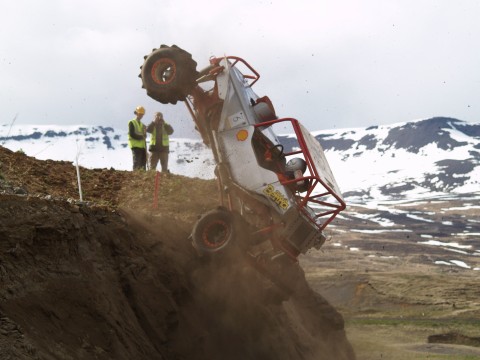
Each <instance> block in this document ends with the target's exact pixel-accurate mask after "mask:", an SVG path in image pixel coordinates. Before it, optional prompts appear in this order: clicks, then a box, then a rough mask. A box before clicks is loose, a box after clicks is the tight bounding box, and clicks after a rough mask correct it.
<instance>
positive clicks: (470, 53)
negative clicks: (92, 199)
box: [0, 0, 480, 137]
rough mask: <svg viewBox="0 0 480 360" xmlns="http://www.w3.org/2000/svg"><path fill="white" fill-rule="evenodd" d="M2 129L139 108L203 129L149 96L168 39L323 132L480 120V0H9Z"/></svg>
mask: <svg viewBox="0 0 480 360" xmlns="http://www.w3.org/2000/svg"><path fill="white" fill-rule="evenodd" d="M0 4H1V5H0V109H1V120H0V125H4V124H10V123H11V122H12V121H13V119H14V118H15V116H17V118H16V120H15V124H17V125H18V124H84V125H90V124H93V125H103V126H113V127H116V128H122V127H124V128H125V129H126V128H127V123H128V121H129V120H130V119H131V118H132V117H133V110H134V108H135V107H136V106H137V105H144V106H145V107H146V109H147V114H146V117H145V121H150V120H151V118H152V116H153V112H154V111H163V112H164V114H165V116H166V118H167V120H169V121H170V122H171V123H172V124H173V125H174V127H175V128H176V130H177V132H176V134H177V135H178V136H187V137H188V136H190V135H193V134H194V133H195V132H194V130H193V122H192V121H191V120H190V117H189V115H188V113H187V111H186V110H185V106H184V104H183V103H179V104H177V105H176V106H173V105H163V104H160V103H157V102H155V101H154V100H152V99H150V98H149V97H147V95H146V93H145V91H144V90H143V89H142V88H141V81H140V79H139V78H138V74H139V68H140V65H142V63H143V56H144V55H146V54H148V53H149V52H150V51H151V49H152V48H155V47H159V45H160V44H167V45H172V44H176V45H178V46H180V47H181V48H183V49H185V50H187V51H188V52H190V53H191V54H192V55H193V58H194V59H195V60H196V61H197V63H198V67H199V68H203V67H205V66H206V65H208V59H209V57H210V56H213V55H215V56H222V55H235V56H240V57H242V58H244V59H245V60H247V61H248V62H249V63H250V64H251V65H252V66H253V67H254V68H255V69H256V70H257V71H258V72H259V73H260V75H261V79H260V80H259V82H258V83H257V84H256V85H255V86H254V90H255V91H256V93H257V94H259V95H260V96H263V95H268V96H269V97H270V98H271V100H272V101H273V103H274V106H275V108H276V110H277V114H278V115H279V116H281V117H287V116H288V117H295V118H297V119H299V120H300V121H302V122H303V123H304V124H305V125H306V126H307V127H308V128H309V129H310V130H321V129H332V128H346V127H366V126H371V125H380V124H390V123H396V122H404V121H409V120H415V119H419V118H428V117H433V116H448V117H455V118H458V119H460V120H465V121H469V122H476V123H478V122H480V21H479V19H480V1H478V0H459V1H452V0H363V1H358V0H315V1H313V0H296V1H292V0H268V1H263V0H262V1H253V0H243V1H236V0H222V1H219V0H208V1H199V0H157V1H154V0H135V1H125V0H122V1H118V0H117V1H113V0H94V1H93V0H82V1H73V0H56V1H55V0H49V1H33V0H28V1H27V0H15V1H12V0H8V1H7V0H0Z"/></svg>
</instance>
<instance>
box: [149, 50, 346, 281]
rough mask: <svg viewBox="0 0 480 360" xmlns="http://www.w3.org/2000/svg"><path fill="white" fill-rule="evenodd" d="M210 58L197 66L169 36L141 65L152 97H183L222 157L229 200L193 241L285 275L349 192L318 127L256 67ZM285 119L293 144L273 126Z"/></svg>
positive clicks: (203, 250)
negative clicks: (293, 114)
mask: <svg viewBox="0 0 480 360" xmlns="http://www.w3.org/2000/svg"><path fill="white" fill-rule="evenodd" d="M209 62H210V64H209V66H208V67H206V68H205V69H203V70H201V71H197V63H196V62H195V61H194V60H193V59H192V57H191V55H190V54H189V53H188V52H186V51H185V50H183V49H181V48H179V47H177V46H175V45H173V46H166V45H162V46H160V48H159V49H153V51H152V52H151V53H150V54H149V55H148V56H145V61H144V63H143V65H142V66H141V73H140V75H139V76H140V77H141V79H142V83H143V88H145V89H146V91H147V94H148V95H149V96H150V97H152V98H153V99H155V100H157V101H159V102H161V103H163V104H176V103H177V102H178V101H184V102H185V104H186V105H187V108H188V110H189V112H190V114H191V116H192V118H193V121H194V122H195V125H196V129H197V130H198V131H199V133H200V134H201V136H202V139H203V141H204V143H205V144H207V145H208V146H209V147H210V148H211V149H212V152H213V156H214V158H215V161H216V164H217V165H216V170H215V175H216V178H217V179H218V185H219V186H218V188H219V192H220V202H221V204H220V206H219V207H218V208H217V209H213V210H211V211H209V212H207V213H206V214H204V215H203V216H202V217H201V218H200V219H199V221H198V222H197V223H196V224H195V226H194V228H193V231H192V234H191V238H192V242H193V245H194V247H195V248H196V249H197V250H198V252H199V253H200V254H219V253H225V252H228V251H229V249H231V248H233V247H235V248H237V249H238V248H240V249H241V251H242V252H243V253H244V254H245V255H247V257H248V258H249V259H250V260H251V261H252V263H253V264H254V265H255V266H256V267H257V268H258V269H259V270H261V271H262V272H265V273H267V274H269V275H272V274H273V276H274V278H275V282H276V283H279V282H280V283H281V280H280V281H279V278H280V279H281V277H282V275H281V269H282V267H284V266H285V264H296V262H297V258H298V256H299V255H300V254H302V253H306V252H307V250H309V249H311V248H316V249H319V248H320V247H321V246H322V244H323V243H324V241H325V236H324V234H323V230H324V229H325V227H326V226H327V225H328V224H329V223H330V222H331V221H332V220H333V219H334V218H335V216H336V215H337V214H338V213H339V212H340V211H342V210H343V209H344V208H345V202H344V201H343V199H342V197H341V194H340V190H339V188H338V186H337V183H336V182H335V179H334V177H333V175H332V172H331V170H330V167H329V165H328V162H327V160H326V158H325V156H324V152H323V150H322V147H321V146H320V144H319V142H318V141H317V140H316V139H315V137H314V136H313V135H311V134H310V133H309V131H308V130H307V129H306V128H305V127H304V126H302V125H301V124H300V123H299V121H298V120H296V119H293V118H279V117H278V116H277V114H276V113H275V110H274V107H273V105H272V102H271V101H270V99H269V98H268V97H267V96H262V97H260V96H258V95H257V94H256V93H255V92H254V91H253V90H252V87H253V85H254V84H255V83H256V82H257V81H258V79H259V78H260V75H259V74H258V73H257V72H256V71H255V70H254V68H252V67H251V66H250V64H248V63H247V62H246V61H245V60H243V59H241V58H239V57H236V56H223V57H212V58H210V60H209ZM279 125H282V126H283V128H285V125H287V126H288V129H290V130H286V133H289V134H290V136H289V138H288V143H289V144H290V145H289V146H288V148H287V146H286V145H285V144H282V143H281V142H280V141H279V136H277V134H276V132H275V130H274V128H275V127H279ZM292 144H293V145H292ZM278 264H283V265H281V266H278Z"/></svg>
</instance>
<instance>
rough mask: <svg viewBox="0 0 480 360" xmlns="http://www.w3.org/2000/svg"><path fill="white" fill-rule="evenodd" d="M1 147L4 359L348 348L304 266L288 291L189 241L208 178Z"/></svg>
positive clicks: (259, 354) (347, 353)
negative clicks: (276, 294) (276, 290)
mask: <svg viewBox="0 0 480 360" xmlns="http://www.w3.org/2000/svg"><path fill="white" fill-rule="evenodd" d="M80 172H81V175H82V189H83V200H84V201H83V202H79V201H78V197H79V194H78V187H77V180H76V171H75V167H74V166H73V165H72V164H71V163H68V162H56V161H39V160H36V159H34V158H30V157H27V156H25V155H24V154H21V153H13V152H11V151H9V150H7V149H4V148H1V147H0V358H1V359H199V360H201V359H210V360H211V359H292V360H293V359H295V360H298V359H309V360H310V359H319V360H321V359H338V360H342V359H345V360H350V359H354V358H355V355H354V354H353V351H352V348H351V346H350V344H349V342H348V340H347V338H346V336H345V331H344V324H343V318H342V316H341V315H340V314H339V313H338V312H337V311H336V310H335V309H334V308H333V307H332V306H331V305H330V304H328V302H327V301H325V300H324V298H323V297H322V296H321V295H320V294H317V293H315V292H314V291H313V290H312V289H311V288H310V286H309V285H308V283H307V282H306V280H305V277H304V276H303V274H302V276H301V277H300V280H299V281H298V285H297V288H296V291H295V293H294V294H293V295H292V296H291V297H290V298H289V299H288V300H286V301H276V299H272V298H271V297H270V296H269V294H270V293H269V289H271V284H270V283H269V281H268V280H267V279H265V278H264V277H263V276H261V275H260V274H259V273H258V272H257V271H256V270H254V269H253V268H252V267H250V266H248V264H246V263H243V261H242V260H241V258H238V259H230V260H229V261H228V262H225V261H222V260H221V259H209V260H208V259H202V258H199V257H198V256H197V254H196V253H195V251H194V250H193V248H192V246H191V244H190V243H189V241H188V235H189V233H190V231H191V229H192V226H193V223H194V222H195V219H196V218H197V216H198V215H199V214H201V213H203V212H204V211H206V210H209V209H211V208H213V207H215V206H216V205H217V202H218V201H217V195H216V184H215V182H214V181H204V180H199V179H191V178H186V177H182V176H178V175H169V176H168V177H160V179H159V180H160V181H159V187H158V194H157V195H158V202H154V184H155V173H153V172H135V173H134V172H124V171H123V172H122V171H115V170H113V169H110V170H108V169H96V170H88V169H83V168H81V169H80Z"/></svg>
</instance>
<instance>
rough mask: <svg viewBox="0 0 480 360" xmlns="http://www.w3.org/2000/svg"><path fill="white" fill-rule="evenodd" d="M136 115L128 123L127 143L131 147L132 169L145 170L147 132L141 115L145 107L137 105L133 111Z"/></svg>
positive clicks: (143, 113)
mask: <svg viewBox="0 0 480 360" xmlns="http://www.w3.org/2000/svg"><path fill="white" fill-rule="evenodd" d="M133 113H134V114H135V115H136V117H135V119H132V120H130V122H129V123H128V145H129V146H130V149H132V156H133V170H145V169H146V166H147V143H146V141H147V134H146V128H145V125H144V124H143V123H142V117H143V115H145V108H144V107H143V106H137V107H136V109H135V111H134V112H133Z"/></svg>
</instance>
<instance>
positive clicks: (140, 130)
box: [128, 119, 146, 149]
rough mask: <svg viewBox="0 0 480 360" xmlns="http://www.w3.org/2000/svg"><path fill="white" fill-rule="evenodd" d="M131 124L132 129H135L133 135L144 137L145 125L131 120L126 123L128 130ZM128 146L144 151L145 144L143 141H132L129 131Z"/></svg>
mask: <svg viewBox="0 0 480 360" xmlns="http://www.w3.org/2000/svg"><path fill="white" fill-rule="evenodd" d="M132 122H133V127H134V128H135V134H137V135H141V136H144V135H145V131H144V129H145V125H143V124H142V123H141V122H140V121H138V120H137V119H132V120H130V122H129V123H128V128H129V129H130V123H132ZM128 145H129V146H130V148H140V149H145V147H146V144H145V139H142V140H137V139H134V138H132V137H131V136H130V130H129V131H128Z"/></svg>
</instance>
